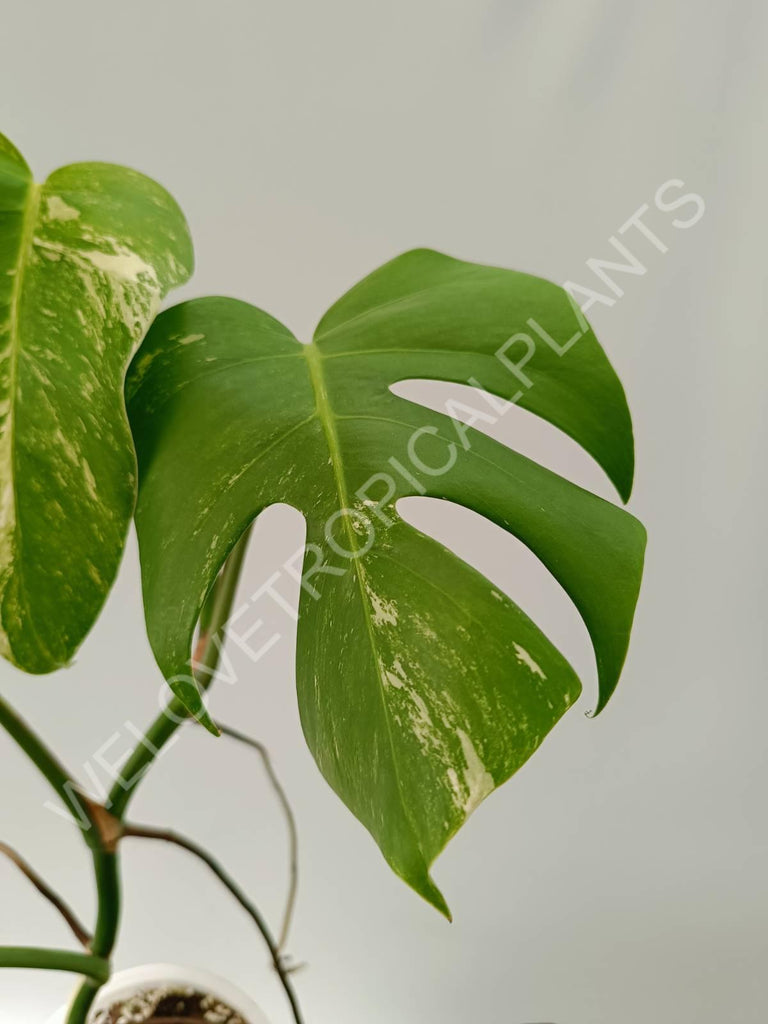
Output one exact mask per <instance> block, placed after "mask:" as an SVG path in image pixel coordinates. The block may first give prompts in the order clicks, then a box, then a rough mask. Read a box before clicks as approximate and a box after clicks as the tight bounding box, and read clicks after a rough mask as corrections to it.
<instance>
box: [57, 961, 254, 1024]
mask: <svg viewBox="0 0 768 1024" xmlns="http://www.w3.org/2000/svg"><path fill="white" fill-rule="evenodd" d="M161 985H189V986H191V987H193V988H195V989H197V991H198V992H204V993H205V994H210V995H212V996H215V997H216V998H217V999H220V1000H221V1001H222V1002H223V1003H226V1004H227V1006H231V1007H232V1009H233V1010H236V1011H237V1013H239V1014H240V1016H241V1017H242V1018H243V1020H245V1021H247V1024H269V1021H268V1020H267V1018H266V1017H265V1016H264V1014H263V1013H262V1012H261V1010H260V1009H259V1008H258V1006H257V1005H256V1003H254V1002H253V1000H252V999H251V998H250V997H249V996H247V995H245V993H244V992H241V991H240V989H237V988H235V986H234V985H231V984H230V983H229V982H228V981H224V979H223V978H218V977H216V975H214V974H209V973H208V972H207V971H199V970H197V969H196V968H191V967H178V966H176V965H175V964H147V965H145V966H143V967H131V968H130V969H129V970H127V971H121V972H120V973H119V974H116V975H115V976H114V978H112V980H111V981H110V982H109V983H108V984H107V985H105V986H104V988H103V989H102V990H101V992H100V993H99V997H98V999H97V1000H96V1002H95V1003H94V1005H93V1009H92V1011H91V1014H90V1016H89V1018H88V1019H89V1020H91V1019H92V1018H93V1016H94V1014H95V1013H96V1011H97V1010H103V1009H106V1008H107V1007H109V1006H110V1005H111V1004H112V1003H113V1002H115V1001H116V1000H117V999H125V998H126V997H127V996H130V995H135V994H137V993H139V992H141V991H143V990H146V989H152V988H157V987H159V986H161ZM66 1015H67V1010H66V1007H62V1008H61V1010H59V1011H58V1012H57V1013H55V1014H54V1015H53V1017H50V1018H49V1019H48V1021H47V1022H46V1024H64V1021H65V1020H66Z"/></svg>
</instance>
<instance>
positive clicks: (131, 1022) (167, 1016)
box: [93, 988, 248, 1024]
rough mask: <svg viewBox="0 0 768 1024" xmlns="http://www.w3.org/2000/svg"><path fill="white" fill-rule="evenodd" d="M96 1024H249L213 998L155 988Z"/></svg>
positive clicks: (114, 1007) (103, 1014)
mask: <svg viewBox="0 0 768 1024" xmlns="http://www.w3.org/2000/svg"><path fill="white" fill-rule="evenodd" d="M93 1024H248V1021H246V1020H244V1019H243V1018H242V1017H241V1016H240V1014H239V1013H236V1012H235V1011H234V1010H233V1009H232V1008H231V1007H230V1006H227V1005H226V1003H222V1002H221V1001H220V1000H219V999H216V998H215V997H214V996H210V995H205V994H204V993H202V992H196V991H194V990H193V989H191V988H174V989H169V988H163V989H152V990H147V991H145V992H141V993H139V994H137V995H134V996H131V997H130V998H128V999H125V1000H121V1001H120V1002H119V1003H115V1004H114V1005H112V1006H111V1007H110V1008H109V1009H108V1010H100V1011H99V1012H98V1013H97V1014H96V1016H95V1018H94V1022H93Z"/></svg>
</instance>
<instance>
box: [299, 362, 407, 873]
mask: <svg viewBox="0 0 768 1024" xmlns="http://www.w3.org/2000/svg"><path fill="white" fill-rule="evenodd" d="M302 348H303V355H304V356H305V358H306V360H307V363H308V365H309V375H310V379H311V381H312V389H313V391H314V394H315V403H316V408H317V418H318V420H319V421H320V425H321V426H322V428H323V433H324V434H325V439H326V442H327V444H328V452H329V455H330V458H331V467H332V469H333V475H334V479H335V481H336V491H337V493H338V497H339V508H340V509H346V510H348V511H351V506H350V504H349V488H348V487H347V480H346V477H345V475H344V465H343V460H342V456H341V445H340V444H339V436H338V433H337V431H336V424H335V418H336V417H335V413H334V412H333V409H332V407H331V403H330V400H329V398H328V389H327V388H326V384H325V374H324V372H323V366H322V363H323V356H322V353H321V352H320V349H319V348H318V347H317V345H315V344H314V342H312V343H310V344H309V345H303V346H302ZM342 518H343V520H344V531H345V533H346V536H347V540H348V543H349V550H350V551H354V552H358V553H359V552H360V550H361V549H360V546H359V545H358V543H357V537H356V535H355V531H354V530H353V529H352V526H351V524H350V517H349V516H348V515H345V516H342ZM352 562H353V565H354V570H355V578H356V580H357V586H358V590H359V591H360V603H361V605H362V608H363V615H364V617H365V625H366V629H367V632H368V639H369V641H370V645H371V650H372V652H373V660H374V665H375V669H376V677H377V679H378V682H379V686H378V692H379V698H380V700H381V707H382V712H383V715H384V721H385V723H386V727H387V740H388V742H389V748H390V753H391V756H392V770H393V773H394V776H395V783H396V785H397V791H398V793H399V795H400V804H401V806H402V809H403V815H404V816H405V820H406V821H407V822H408V825H409V826H410V828H411V831H412V833H413V837H414V841H415V843H416V845H417V847H418V848H419V851H420V852H421V855H422V858H424V851H423V850H422V847H421V840H420V838H419V833H418V831H417V830H416V826H415V824H414V821H413V819H412V817H411V814H410V811H409V808H408V803H407V802H406V800H405V794H404V791H403V784H402V781H401V779H400V771H399V768H398V763H397V757H396V756H395V743H394V737H393V735H392V722H391V720H390V715H389V709H388V707H387V702H386V700H385V699H384V681H383V679H382V675H381V664H380V660H379V657H378V648H377V645H376V639H375V634H374V630H373V622H372V621H371V609H370V606H369V599H368V593H367V590H366V586H365V580H364V578H363V573H362V571H361V569H362V567H361V565H360V558H359V557H358V556H356V557H354V558H353V559H352ZM424 859H425V861H426V858H424Z"/></svg>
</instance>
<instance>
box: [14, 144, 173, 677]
mask: <svg viewBox="0 0 768 1024" xmlns="http://www.w3.org/2000/svg"><path fill="white" fill-rule="evenodd" d="M191 269H192V245H191V242H190V239H189V233H188V231H187V226H186V222H185V220H184V217H183V215H182V213H181V211H180V210H179V208H178V206H177V205H176V203H175V202H174V200H173V199H172V198H171V196H169V195H168V193H167V192H166V191H165V190H164V189H162V188H161V187H160V186H159V185H157V184H156V183H155V182H154V181H151V180H150V179H149V178H146V177H144V175H142V174H138V173H137V172H135V171H131V170H128V169H127V168H125V167H116V166H113V165H110V164H95V163H88V164H73V165H71V166H69V167H63V168H61V169H60V170H58V171H56V172H55V173H54V174H52V175H51V176H50V178H48V180H47V181H46V182H45V184H43V185H37V184H35V183H34V181H33V179H32V175H31V172H30V170H29V168H28V167H27V165H26V163H25V162H24V159H23V158H22V157H21V155H20V154H19V153H18V152H17V150H16V149H15V148H14V147H13V146H12V145H11V143H10V142H9V141H8V140H7V139H6V138H5V137H4V136H2V135H0V653H2V654H3V655H4V656H5V657H6V658H8V659H9V660H11V661H13V662H14V663H15V664H17V665H18V666H19V667H20V668H23V669H25V670H26V671H28V672H50V671H52V670H53V669H56V668H58V667H60V666H62V665H65V664H67V662H68V661H69V660H70V659H71V657H72V654H73V653H74V651H75V650H76V649H77V647H78V646H79V644H80V643H81V641H82V640H83V638H84V636H85V635H86V633H87V632H88V630H89V629H90V627H91V625H92V624H93V621H94V619H95V617H96V615H97V614H98V612H99V609H100V608H101V605H102V603H103V601H104V598H105V596H106V594H107V591H108V589H109V587H110V585H111V583H112V581H113V579H114V576H115V573H116V572H117V567H118V564H119V560H120V555H121V552H122V549H123V544H124V541H125V533H126V529H127V527H128V523H129V522H130V518H131V514H132V511H133V505H134V500H135V492H136V467H135V456H134V452H133V444H132V441H131V435H130V430H129V427H128V419H127V416H126V412H125V401H124V397H123V382H124V378H125V369H126V367H127V365H128V362H129V361H130V359H131V356H132V355H133V352H134V351H135V348H136V345H137V344H138V343H139V342H140V341H141V339H142V338H143V336H144V334H145V332H146V330H147V328H148V326H149V324H150V323H151V322H152V319H153V317H154V315H155V313H156V312H157V308H158V305H159V302H160V299H161V297H162V296H163V295H165V293H166V292H167V291H168V290H169V289H170V288H171V287H173V286H175V285H178V284H181V283H182V282H184V281H185V280H186V279H187V278H188V277H189V274H190V273H191Z"/></svg>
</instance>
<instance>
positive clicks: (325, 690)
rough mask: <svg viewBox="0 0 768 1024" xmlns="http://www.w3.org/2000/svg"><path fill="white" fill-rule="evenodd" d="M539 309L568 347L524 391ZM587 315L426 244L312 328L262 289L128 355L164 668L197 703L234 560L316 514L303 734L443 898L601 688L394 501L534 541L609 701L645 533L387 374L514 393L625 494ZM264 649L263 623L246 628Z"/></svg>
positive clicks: (142, 529) (310, 542) (200, 313)
mask: <svg viewBox="0 0 768 1024" xmlns="http://www.w3.org/2000/svg"><path fill="white" fill-rule="evenodd" d="M529 320H533V321H534V322H535V324H537V325H538V327H539V328H540V329H541V330H543V331H544V332H545V333H546V334H547V336H548V337H549V339H550V343H546V344H545V343H543V342H542V343H541V344H540V345H538V346H536V347H535V353H534V354H533V355H532V356H531V357H530V359H529V360H528V361H527V362H526V364H525V373H526V374H527V375H528V379H529V380H530V381H531V384H530V386H528V385H526V388H525V390H524V394H523V395H522V396H520V395H519V394H518V393H519V392H520V382H521V377H520V374H519V363H520V362H521V359H520V358H519V357H518V355H517V353H515V360H516V362H515V361H512V360H511V359H510V356H511V351H510V348H509V346H508V345H505V341H506V340H507V339H509V338H510V337H511V336H513V335H515V334H517V333H519V332H521V331H523V330H524V331H531V330H532V328H531V326H530V323H529ZM526 324H528V326H526ZM578 329H579V326H578V323H577V316H576V314H575V312H574V309H573V307H572V305H571V303H570V301H569V300H568V297H567V296H566V295H565V293H564V292H563V291H562V290H561V289H559V288H557V287H556V286H554V285H552V284H549V283H548V282H546V281H542V280H539V279H537V278H533V277H529V276H527V275H523V274H517V273H513V272H511V271H507V270H499V269H495V268H491V267H483V266H477V265H473V264H468V263H463V262H459V261H457V260H454V259H450V258H449V257H447V256H443V255H441V254H439V253H435V252H430V251H423V250H419V251H415V252H411V253H406V254H405V255H403V256H401V257H399V258H398V259H396V260H394V261H392V262H391V263H388V264H387V265H386V266H384V267H382V268H381V269H380V270H378V271H377V272H375V273H374V274H372V275H371V276H370V277H368V278H366V279H365V280H364V281H362V282H361V283H360V284H359V285H357V287H355V288H353V289H352V291H351V292H349V293H348V294H347V295H345V296H344V297H343V298H342V299H341V300H340V301H339V302H338V303H337V304H336V305H335V306H334V307H333V308H332V309H331V310H330V312H329V313H328V314H327V315H326V316H325V317H324V319H323V320H322V322H321V323H320V325H319V327H318V329H317V332H316V335H315V340H314V342H313V344H311V345H302V344H300V343H299V342H298V341H297V340H296V339H295V338H294V337H293V336H292V335H291V334H290V332H289V331H288V330H287V329H286V328H285V327H283V326H282V325H281V324H279V323H278V322H277V321H275V320H273V319H272V318H271V317H270V316H268V315H267V314H266V313H264V312H262V311H261V310H258V309H255V308H253V307H252V306H249V305H246V304H245V303H242V302H238V301H235V300H232V299H223V298H211V299H200V300H196V301H193V302H188V303H183V304H181V305H179V306H176V307H174V308H172V309H170V310H168V311H167V312H165V313H163V314H162V315H161V316H160V317H159V318H158V320H157V321H156V323H155V325H154V326H153V328H152V330H151V331H150V333H149V335H148V337H147V340H146V342H145V343H144V345H143V347H142V349H141V350H140V352H139V354H138V355H137V357H136V359H135V361H134V363H133V365H132V368H131V371H130V372H129V378H128V394H129V415H130V418H131V425H132V428H133V430H134V437H135V440H136V444H137V451H138V456H139V476H140V484H139V500H138V505H137V514H136V521H137V527H138V533H139V542H140V547H141V559H142V569H143V579H144V598H145V606H146V612H147V622H148V630H149V636H150V640H151V643H152V646H153V649H154V652H155V655H156V657H157V661H158V663H159V665H160V667H161V669H162V671H163V672H164V673H165V675H166V677H167V678H168V679H169V680H171V681H172V685H173V687H174V689H175V691H176V692H177V694H178V695H179V696H180V697H181V698H182V699H183V700H184V701H185V702H186V703H187V705H188V706H189V707H190V708H191V709H192V710H193V711H195V713H200V697H199V694H198V692H197V689H196V687H195V686H194V684H193V682H192V681H191V680H190V678H189V669H188V667H187V662H188V659H189V656H190V644H191V640H192V636H193V631H194V629H195V623H196V621H197V618H198V615H199V613H200V609H201V606H202V605H203V602H204V599H205V597H206V594H207V593H208V591H209V588H210V587H211V585H212V582H213V580H214V578H215V575H216V573H217V571H218V569H219V567H220V566H221V564H222V562H223V561H224V559H225V557H226V555H227V553H228V552H229V551H230V549H231V548H232V546H233V544H234V543H235V542H236V540H237V539H238V537H239V536H240V535H241V533H242V531H243V530H244V528H245V527H246V526H247V524H248V523H250V521H251V520H252V519H253V518H254V517H255V516H257V515H258V514H259V513H260V512H261V510H263V509H264V508H266V507H267V506H269V505H271V504H273V503H275V502H286V503H289V504H291V505H293V506H295V507H296V508H297V509H299V510H300V511H301V512H302V513H303V514H304V516H305V518H306V523H307V550H306V559H305V563H304V565H305V570H304V571H305V582H304V586H303V588H302V596H301V603H300V620H299V634H298V636H299V639H298V666H297V676H298V694H299V705H300V710H301V718H302V723H303V727H304V731H305V734H306V738H307V741H308V743H309V746H310V748H311V750H312V752H313V754H314V756H315V758H316V760H317V762H318V764H319V766H320V768H321V770H322V772H323V774H324V775H325V777H326V778H327V779H328V781H329V782H330V784H331V785H332V786H333V788H334V789H335V790H336V792H337V793H338V794H339V795H340V796H341V798H342V799H343V800H344V801H345V803H346V804H347V805H348V806H349V808H350V809H351V810H352V811H353V812H354V814H355V815H357V817H358V818H359V819H360V820H361V821H362V822H363V823H364V825H365V826H366V827H367V828H368V829H369V830H370V831H371V833H372V834H373V836H374V837H375V839H376V840H377V842H378V843H379V845H380V847H381V849H382V851H383V853H384V855H385V857H386V858H387V860H388V861H389V863H390V864H391V866H392V867H393V868H394V870H395V871H397V872H398V873H399V874H400V875H401V876H402V877H403V878H404V879H406V880H407V881H408V882H409V883H410V884H411V885H412V886H413V887H414V888H415V889H416V890H418V891H419V892H420V893H422V895H424V896H425V897H426V898H427V899H428V900H430V901H431V902H432V903H434V904H435V906H437V907H439V908H440V909H441V910H443V911H445V912H447V909H446V906H445V903H444V901H443V898H442V896H441V894H440V893H439V891H438V890H437V888H436V887H435V885H434V883H433V882H432V880H431V878H430V876H429V866H430V865H431V863H432V861H433V860H434V859H435V857H436V856H437V854H438V853H439V852H440V850H441V849H442V848H443V847H444V845H445V843H446V842H447V841H448V839H449V838H450V837H451V835H453V834H454V833H455V832H456V831H457V829H458V828H459V827H460V826H461V825H462V824H463V822H464V821H465V820H466V818H467V817H468V815H469V814H470V813H471V812H472V810H473V809H474V808H475V807H476V806H477V805H478V803H479V802H480V801H481V800H482V799H483V798H484V797H485V796H487V795H488V794H489V793H490V792H491V791H492V790H493V789H494V788H495V787H497V786H498V785H500V784H501V783H502V782H504V780H505V779H507V778H508V777H509V776H510V775H511V774H512V773H513V772H515V771H516V770H517V769H518V768H519V767H520V766H521V765H522V764H523V763H524V762H525V761H526V760H527V758H528V757H530V755H531V754H532V753H533V752H534V750H535V749H536V748H537V747H538V746H539V744H540V743H541V742H542V740H543V738H544V736H545V735H546V734H547V733H548V732H549V730H550V729H551V728H552V726H553V725H554V724H555V722H557V720H558V719H559V718H560V716H561V715H562V714H563V713H564V712H565V710H566V709H567V708H568V707H569V706H570V704H571V703H572V702H573V701H574V699H575V698H576V697H577V696H578V694H579V692H580V685H579V681H578V679H577V678H576V676H575V674H574V672H573V670H572V669H571V667H570V666H569V665H568V663H567V662H566V661H565V659H564V658H563V657H562V655H560V654H559V653H558V651H557V650H556V649H555V648H554V647H553V646H552V644H550V642H549V641H548V640H547V639H546V637H545V636H544V635H543V634H542V633H541V632H540V631H539V630H538V629H537V628H536V626H535V625H534V624H533V623H532V622H531V621H530V620H529V619H528V618H527V617H526V616H525V615H524V614H523V612H522V611H521V610H520V609H519V608H518V607H517V605H515V604H513V603H512V601H511V600H509V599H508V598H507V597H506V596H505V595H503V594H501V593H499V591H498V590H496V589H495V588H494V587H492V586H491V585H490V583H489V582H488V581H487V580H486V579H485V578H484V577H483V576H481V575H480V574H478V573H477V572H476V571H474V570H473V569H471V568H470V567H468V566H467V565H466V564H465V563H463V562H462V561H460V560H459V559H458V558H457V557H456V556H455V555H453V554H452V553H451V552H450V551H448V550H446V549H445V548H444V547H442V546H441V545H440V544H437V543H436V542H435V541H434V540H431V539H430V538H429V537H426V536H424V535H423V534H422V533H420V532H419V531H418V530H416V529H414V528H413V527H411V526H409V525H408V524H407V523H405V521H403V520H402V519H401V518H400V517H399V516H398V514H397V511H396V508H395V503H396V501H397V500H398V499H399V498H402V497H405V496H407V495H419V494H426V495H430V496H433V497H438V498H445V499H448V500H450V501H453V502H457V503H459V504H462V505H465V506H467V507H468V508H471V509H475V510H476V511H477V512H479V513H481V514H482V515H484V516H486V517H488V518H489V519H491V520H493V521H494V522H495V523H498V524H499V525H501V526H502V527H504V528H505V529H506V530H509V531H510V532H511V533H513V534H515V535H516V536H517V537H519V538H520V539H521V540H522V541H524V542H525V544H527V545H528V547H529V548H530V549H531V550H532V551H533V552H535V554H536V555H538V557H539V558H540V559H541V561H542V562H543V563H544V565H546V566H547V567H548V568H549V570H550V571H551V572H552V573H553V574H554V576H556V577H557V579H558V580H559V581H560V582H561V584H562V585H563V587H564V588H565V589H566V590H567V592H568V593H569V594H570V596H571V598H572V599H573V601H574V602H575V604H576V605H577V606H578V608H579V610H580V612H581V614H582V616H583V618H584V620H585V622H586V624H587V626H588V628H589V631H590V634H591V636H592V640H593V643H594V648H595V651H596V656H597V663H598V668H599V677H600V700H599V706H602V705H604V703H605V701H606V700H607V699H608V697H609V695H610V693H611V692H612V690H613V688H614V686H615V685H616V681H617V679H618V675H619V672H620V669H621V666H622V662H623V660H624V656H625V653H626V648H627V643H628V637H629V630H630V626H631V621H632V616H633V612H634V606H635V601H636V598H637V592H638V587H639V582H640V575H641V569H642V558H643V548H644V542H645V534H644V530H643V528H642V526H641V525H640V524H639V523H638V522H637V521H636V520H635V519H633V518H632V517H631V516H630V515H628V514H627V513H626V512H624V511H622V510H621V509H619V508H617V507H616V506H614V505H612V504H611V503H609V502H606V501H603V500H602V499H600V498H598V497H595V496H594V495H593V494H590V493H588V492H587V491H584V490H582V489H581V488H579V487H577V486H575V485H574V484H572V483H570V482H568V481H567V480H564V479H563V478H561V477H559V476H557V475H555V474H554V473H552V472H550V471H548V470H546V469H544V468H542V467H540V466H538V465H537V464H535V463H533V462H531V461H530V460H529V459H527V458H524V457H523V456H522V455H520V454H517V453H516V452H514V451H511V450H509V449H508V448H506V447H504V446H503V445H500V444H499V443H497V442H496V441H493V440H491V439H490V438H489V437H488V436H487V435H485V434H483V433H480V432H479V431H476V430H473V429H472V428H470V427H467V426H465V425H461V424H459V423H457V422H456V421H455V420H454V419H452V418H451V417H449V416H446V415H443V414H442V413H436V412H432V411H429V410H427V409H425V408H423V407H422V406H420V405H417V404H415V403H412V402H409V401H407V400H404V399H403V398H399V397H396V396H395V395H393V394H392V392H391V391H390V385H392V384H393V383H394V382H396V381H399V380H403V379H406V378H439V379H441V380H446V381H464V382H466V381H468V380H470V379H471V381H472V383H473V384H475V385H476V386H482V387H483V388H484V389H485V390H487V391H488V392H490V393H493V394H496V395H500V396H503V397H505V398H509V397H513V398H518V399H519V404H520V405H523V406H525V407H526V408H528V409H530V410H531V411H532V412H535V413H538V414H539V415H541V416H543V417H545V418H547V419H549V420H551V421H552V422H553V423H555V424H557V425H558V426H560V427H561V428H562V429H563V430H565V431H567V432H568V433H569V434H570V435H571V436H572V437H574V438H575V439H576V440H577V441H578V442H579V443H580V444H581V445H582V446H583V447H584V448H586V449H587V450H588V451H589V452H591V453H592V454H593V455H594V457H595V458H596V459H597V460H598V461H599V462H600V463H601V464H602V465H603V466H604V467H605V469H606V470H607V472H608V473H609V474H610V475H611V476H612V477H613V479H614V480H615V482H616V483H617V485H618V487H619V488H620V489H621V491H622V492H623V493H624V494H627V493H628V492H629V488H630V486H631V479H632V459H633V446H632V433H631V423H630V418H629V413H628V411H627V407H626V402H625V399H624V394H623V391H622V388H621V385H620V384H619V381H618V379H617V378H616V376H615V374H614V372H613V370H612V369H611V366H610V364H609V363H608V361H607V359H606V357H605V355H604V354H603V352H602V350H601V349H600V347H599V345H598V343H597V341H596V339H595V338H594V335H593V334H592V333H591V331H589V330H588V329H586V330H585V332H584V333H583V336H582V337H581V338H580V340H579V341H578V342H577V343H576V344H574V345H572V346H571V347H570V348H569V350H568V351H567V352H566V354H565V355H559V354H558V353H557V352H556V351H555V347H554V345H553V344H552V343H554V342H555V340H556V339H557V343H558V345H559V346H560V347H563V342H564V341H565V340H566V339H568V338H571V337H573V336H574V335H575V332H576V331H577V330H578ZM519 340H521V339H518V341H519ZM523 344H524V345H525V344H526V343H525V342H523ZM499 349H501V350H502V353H503V354H506V355H507V362H506V363H505V362H504V360H503V359H501V358H499V357H497V355H496V353H497V351H498V350H499ZM510 362H512V365H513V366H515V367H517V368H518V373H517V374H515V373H514V372H511V371H510ZM484 401H485V400H484V399H482V398H478V401H477V402H476V403H475V405H476V406H478V407H480V408H483V407H484V406H483V402H484ZM409 446H410V456H409ZM392 459H394V460H395V462H396V464H395V463H393V462H392V461H391V460H392ZM444 466H449V467H450V468H448V469H447V470H446V471H445V472H441V471H440V470H439V467H444ZM398 467H399V468H398ZM341 510H349V511H348V512H345V513H343V514H342V513H341ZM345 552H346V554H345ZM321 562H322V566H323V568H322V569H321V570H320V571H318V569H317V567H318V565H320V564H321ZM307 574H308V575H307ZM257 618H258V605H256V606H255V607H254V609H253V611H252V614H251V616H250V618H249V617H248V616H247V615H242V614H239V615H238V618H237V622H236V623H234V624H233V628H234V629H235V630H236V631H237V632H239V633H245V634H247V633H249V632H250V631H251V630H252V629H253V628H255V620H256V619H257ZM259 643H260V641H259V639H258V634H257V635H256V637H255V638H252V639H251V641H250V646H251V648H252V649H258V647H259Z"/></svg>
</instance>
